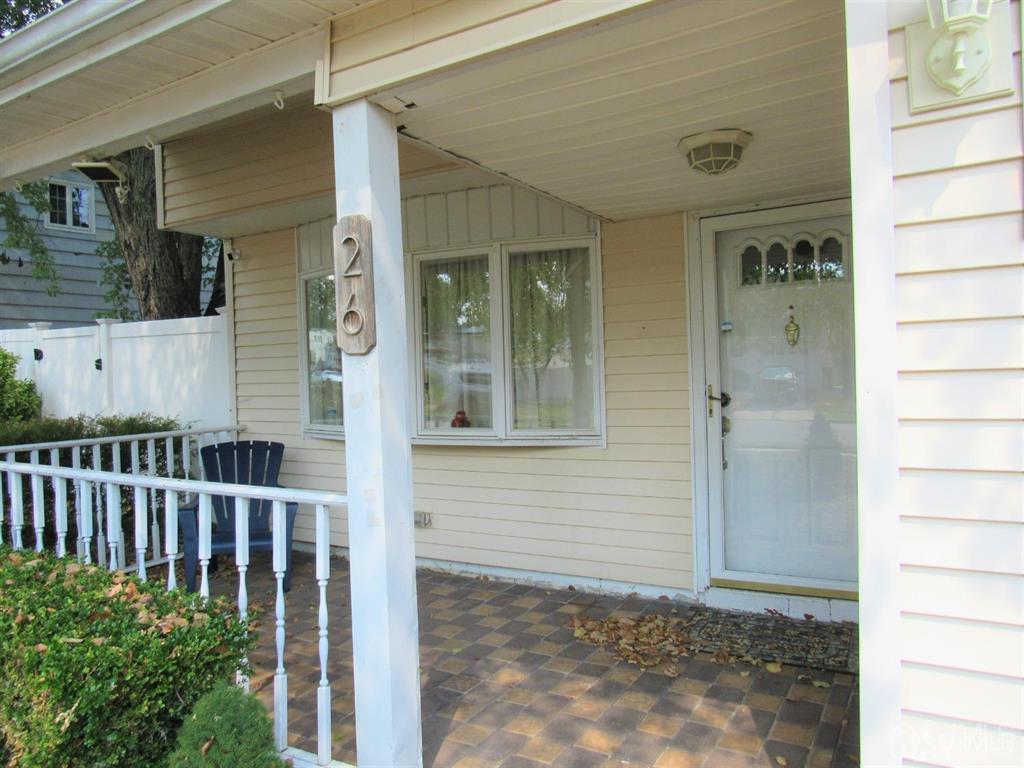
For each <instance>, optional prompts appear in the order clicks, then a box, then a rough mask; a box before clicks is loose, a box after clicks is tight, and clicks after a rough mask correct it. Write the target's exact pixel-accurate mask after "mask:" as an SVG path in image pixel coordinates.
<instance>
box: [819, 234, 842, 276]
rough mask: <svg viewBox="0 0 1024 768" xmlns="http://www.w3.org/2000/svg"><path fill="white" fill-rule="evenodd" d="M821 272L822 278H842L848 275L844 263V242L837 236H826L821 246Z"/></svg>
mask: <svg viewBox="0 0 1024 768" xmlns="http://www.w3.org/2000/svg"><path fill="white" fill-rule="evenodd" d="M819 262H820V270H819V271H820V274H821V279H822V280H841V279H843V278H844V277H846V269H845V267H844V265H843V244H842V242H840V240H839V239H838V238H836V237H826V238H825V240H824V241H823V242H822V244H821V248H820V256H819Z"/></svg>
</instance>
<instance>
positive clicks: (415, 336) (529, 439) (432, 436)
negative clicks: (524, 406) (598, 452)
mask: <svg viewBox="0 0 1024 768" xmlns="http://www.w3.org/2000/svg"><path fill="white" fill-rule="evenodd" d="M553 248H587V249H588V250H589V252H590V278H591V284H590V285H591V287H590V299H591V322H592V325H593V329H592V334H593V335H592V347H593V349H592V354H593V377H594V428H593V429H588V430H578V429H577V430H572V429H565V430H512V429H511V428H510V427H509V425H511V423H512V401H511V398H510V397H509V396H508V393H507V391H506V388H507V384H508V382H509V381H510V380H511V373H512V370H511V369H512V354H511V345H512V339H511V335H510V332H509V324H508V323H507V322H506V318H505V312H506V311H507V309H508V306H509V303H510V297H509V291H508V280H507V275H508V265H509V251H521V250H524V249H536V250H543V249H553ZM483 255H487V256H488V264H489V269H490V272H491V275H492V279H491V339H492V360H491V364H492V367H493V370H494V371H495V372H498V371H500V372H501V376H493V378H492V404H493V405H492V409H493V420H494V428H493V429H489V430H484V429H480V430H477V429H472V428H470V429H465V428H458V429H429V430H428V429H427V428H426V427H425V413H424V403H423V386H424V381H423V365H422V356H421V353H420V338H421V333H422V312H421V305H420V287H421V286H420V265H421V264H422V263H423V262H425V261H436V260H441V259H452V258H459V257H465V256H483ZM406 258H407V264H408V265H409V268H408V270H407V273H406V302H407V310H408V312H407V315H408V331H409V342H410V343H409V364H410V367H411V370H412V371H413V372H414V375H413V377H412V382H411V384H412V387H413V391H412V393H411V396H412V406H413V407H412V408H411V409H410V411H411V412H410V418H411V420H412V423H411V425H410V428H411V430H412V436H413V438H412V441H413V444H414V445H480V446H484V445H495V446H550V445H573V446H599V447H606V446H607V424H606V414H607V410H606V408H605V375H604V312H603V307H604V298H603V297H604V292H603V289H602V281H601V276H602V260H601V241H600V235H599V234H598V235H592V236H583V237H581V236H579V235H572V236H551V237H539V238H529V239H511V238H510V239H507V240H500V241H495V242H491V243H481V244H479V245H477V246H475V247H474V246H459V247H457V248H442V249H422V250H417V251H411V252H409V253H407V254H406ZM495 340H499V342H498V343H496V342H495ZM495 352H496V353H497V356H495V355H494V354H493V353H495ZM467 432H471V433H472V434H467Z"/></svg>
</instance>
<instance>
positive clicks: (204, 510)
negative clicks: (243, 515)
mask: <svg viewBox="0 0 1024 768" xmlns="http://www.w3.org/2000/svg"><path fill="white" fill-rule="evenodd" d="M211 501H212V500H211V498H210V494H208V493H200V494H199V520H198V522H199V573H200V581H199V594H200V595H202V596H203V597H205V598H207V599H209V597H210V547H211V546H212V541H211V539H212V538H213V519H212V517H211V512H212V509H211V506H212V505H211Z"/></svg>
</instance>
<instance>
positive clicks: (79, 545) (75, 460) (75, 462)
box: [71, 445, 88, 562]
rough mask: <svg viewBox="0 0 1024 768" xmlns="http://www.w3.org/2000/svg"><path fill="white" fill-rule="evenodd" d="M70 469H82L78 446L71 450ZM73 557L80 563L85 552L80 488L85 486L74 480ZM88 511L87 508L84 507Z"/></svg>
mask: <svg viewBox="0 0 1024 768" xmlns="http://www.w3.org/2000/svg"><path fill="white" fill-rule="evenodd" d="M71 468H72V469H81V468H82V450H81V448H80V447H79V446H77V445H76V446H75V447H74V448H72V449H71ZM73 482H74V484H75V485H74V487H75V557H77V558H78V561H79V562H81V561H82V560H84V559H85V550H84V546H85V545H84V544H83V536H82V486H83V485H85V483H83V482H82V481H81V480H75V481H73ZM86 509H88V507H86Z"/></svg>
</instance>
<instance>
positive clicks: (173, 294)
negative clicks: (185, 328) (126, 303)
mask: <svg viewBox="0 0 1024 768" xmlns="http://www.w3.org/2000/svg"><path fill="white" fill-rule="evenodd" d="M114 159H115V160H117V161H119V162H121V163H124V165H125V167H126V168H127V176H128V178H127V180H126V181H125V185H126V186H127V193H126V194H125V195H124V200H123V202H122V200H121V199H119V198H118V194H117V185H115V184H101V185H99V186H100V189H101V190H102V191H103V199H104V200H105V201H106V203H107V208H108V209H109V210H110V218H111V220H112V221H113V223H114V231H115V232H116V235H117V240H118V243H119V244H120V246H121V252H122V253H123V254H124V262H125V267H126V268H127V270H128V279H129V280H130V281H131V284H132V292H133V293H134V294H135V297H136V298H137V299H138V302H139V314H140V315H141V317H142V319H143V320H167V319H170V318H175V317H197V316H199V315H200V314H201V311H200V307H199V290H200V286H201V284H202V279H203V264H202V254H203V238H202V237H201V236H199V235H186V234H181V233H179V232H170V231H166V230H161V229H158V228H157V222H156V166H155V163H154V162H153V153H152V152H150V151H149V150H148V149H145V148H144V147H136V148H135V149H130V150H128V151H127V152H122V153H121V154H120V155H117V156H116V157H115V158H114Z"/></svg>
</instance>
